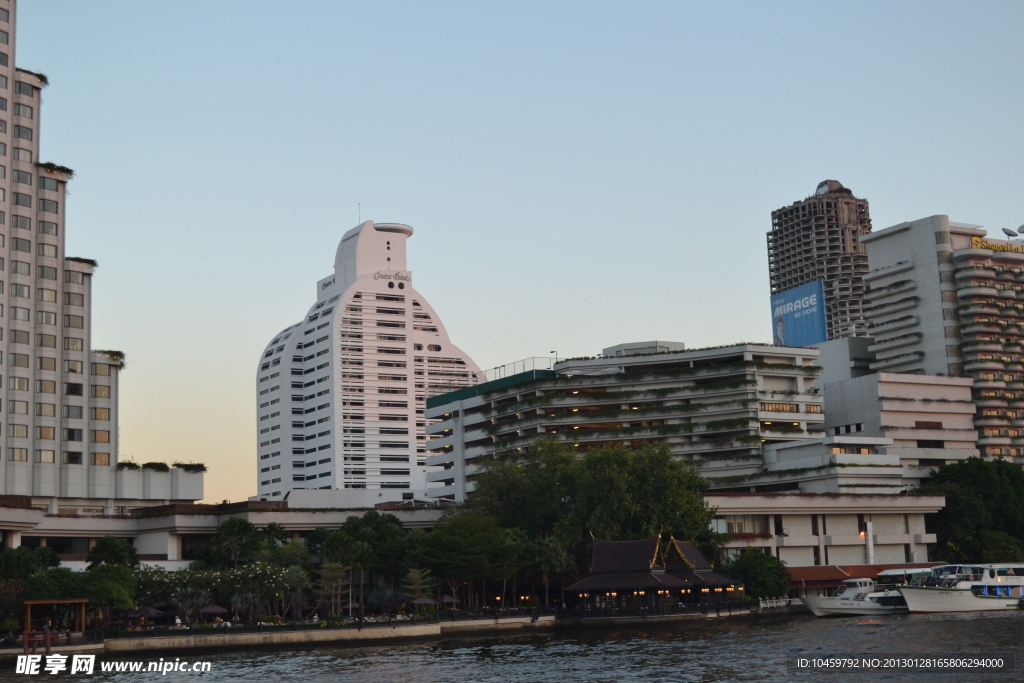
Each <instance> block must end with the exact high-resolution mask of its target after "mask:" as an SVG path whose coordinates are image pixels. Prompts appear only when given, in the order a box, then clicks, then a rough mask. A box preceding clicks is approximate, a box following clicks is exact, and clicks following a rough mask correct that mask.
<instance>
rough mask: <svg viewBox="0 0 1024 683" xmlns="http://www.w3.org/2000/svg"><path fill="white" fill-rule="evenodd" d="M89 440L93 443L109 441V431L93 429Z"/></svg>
mask: <svg viewBox="0 0 1024 683" xmlns="http://www.w3.org/2000/svg"><path fill="white" fill-rule="evenodd" d="M90 440H91V441H92V442H93V443H110V432H109V431H107V430H105V429H94V430H92V434H91V438H90Z"/></svg>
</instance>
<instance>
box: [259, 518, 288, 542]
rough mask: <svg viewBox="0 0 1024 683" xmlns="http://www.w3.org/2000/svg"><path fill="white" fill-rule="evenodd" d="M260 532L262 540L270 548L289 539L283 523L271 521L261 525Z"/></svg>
mask: <svg viewBox="0 0 1024 683" xmlns="http://www.w3.org/2000/svg"><path fill="white" fill-rule="evenodd" d="M262 532H263V541H264V542H265V543H267V544H268V545H269V546H270V547H272V548H273V547H276V546H279V545H281V544H282V543H286V542H287V541H288V540H289V539H288V537H289V536H290V535H291V534H290V533H289V532H288V530H287V529H285V528H284V526H283V525H281V524H278V523H277V522H271V523H270V524H268V525H266V526H265V527H263V529H262Z"/></svg>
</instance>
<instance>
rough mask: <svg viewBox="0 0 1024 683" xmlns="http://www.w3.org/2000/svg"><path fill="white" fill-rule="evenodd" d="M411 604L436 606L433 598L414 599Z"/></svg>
mask: <svg viewBox="0 0 1024 683" xmlns="http://www.w3.org/2000/svg"><path fill="white" fill-rule="evenodd" d="M412 604H414V605H436V604H437V600H434V599H433V598H416V599H415V600H413V601H412Z"/></svg>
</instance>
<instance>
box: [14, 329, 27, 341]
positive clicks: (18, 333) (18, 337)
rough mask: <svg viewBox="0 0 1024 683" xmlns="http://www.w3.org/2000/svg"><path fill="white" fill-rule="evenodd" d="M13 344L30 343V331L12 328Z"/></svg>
mask: <svg viewBox="0 0 1024 683" xmlns="http://www.w3.org/2000/svg"><path fill="white" fill-rule="evenodd" d="M11 343H12V344H28V343H29V340H28V332H26V331H25V330H11Z"/></svg>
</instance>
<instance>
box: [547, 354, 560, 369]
mask: <svg viewBox="0 0 1024 683" xmlns="http://www.w3.org/2000/svg"><path fill="white" fill-rule="evenodd" d="M548 353H553V354H555V365H557V364H558V351H548ZM551 367H552V368H554V367H555V366H554V365H552V366H551Z"/></svg>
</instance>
